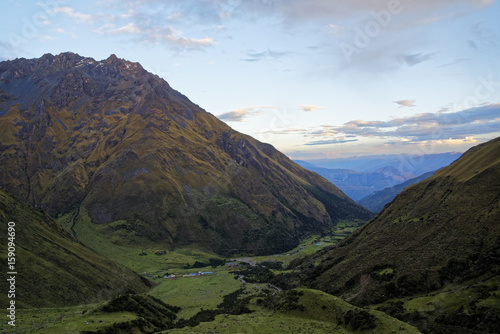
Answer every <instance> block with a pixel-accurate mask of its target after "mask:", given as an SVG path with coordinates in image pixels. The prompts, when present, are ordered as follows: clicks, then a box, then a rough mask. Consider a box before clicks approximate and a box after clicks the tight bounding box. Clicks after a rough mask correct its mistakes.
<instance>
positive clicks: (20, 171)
mask: <svg viewBox="0 0 500 334" xmlns="http://www.w3.org/2000/svg"><path fill="white" fill-rule="evenodd" d="M0 89H1V90H0V128H1V129H3V132H2V133H1V134H0V142H1V143H2V151H1V155H0V187H2V188H4V189H7V190H8V191H10V192H12V193H13V194H14V195H16V196H18V197H19V198H22V199H24V200H26V201H28V202H30V203H31V204H33V205H35V206H37V207H39V208H42V209H44V210H47V211H48V212H49V213H50V214H51V215H53V216H58V215H64V214H69V213H72V214H73V215H74V216H75V217H77V216H78V215H79V214H82V215H88V218H82V220H83V221H90V222H91V223H94V224H100V225H103V226H105V227H103V228H102V232H103V233H105V234H106V235H107V236H108V237H109V238H111V239H112V240H114V241H115V242H117V243H127V244H134V243H135V244H138V243H144V242H147V243H154V244H160V245H162V247H164V246H168V247H177V246H179V245H185V244H190V243H197V244H198V245H201V246H204V247H207V248H209V249H212V250H215V251H218V252H221V253H231V252H234V251H238V252H240V251H247V252H254V253H266V252H274V251H277V250H281V249H289V248H292V247H293V246H295V245H296V244H297V242H298V240H299V239H300V238H301V236H302V235H305V234H307V233H310V232H323V231H326V230H328V229H330V228H331V227H332V226H333V225H334V224H335V223H336V222H337V221H339V220H345V219H352V220H355V221H361V220H366V219H368V218H369V217H370V216H371V214H370V213H369V212H368V211H367V210H365V209H364V208H362V207H361V206H359V205H358V204H356V203H354V202H353V201H352V200H350V199H349V198H347V196H345V195H344V194H343V193H342V192H341V191H339V190H338V189H337V188H336V187H335V186H334V185H332V184H330V183H328V182H326V181H325V180H324V179H322V178H321V177H319V176H318V175H316V174H313V173H311V172H307V171H306V170H304V169H302V168H301V167H300V166H298V165H296V164H294V163H293V162H291V161H290V160H289V159H288V158H287V157H286V156H284V155H283V154H281V153H280V152H278V151H277V150H276V149H274V148H273V147H272V146H271V145H265V144H263V143H260V142H258V141H256V140H255V139H253V138H251V137H249V136H245V135H243V134H240V133H238V132H236V131H234V130H232V129H231V128H229V127H228V126H227V125H226V124H225V123H223V122H221V121H219V120H218V119H217V118H215V117H214V116H212V115H211V114H209V113H207V112H206V111H204V110H203V109H201V108H200V107H198V106H197V105H195V104H194V103H192V102H191V101H190V100H189V99H188V98H187V97H185V96H184V95H182V94H181V93H179V92H177V91H175V90H174V89H172V88H171V87H170V86H169V85H168V83H167V82H166V81H164V80H163V79H160V78H159V77H158V76H156V75H153V74H151V73H149V72H147V71H145V70H144V69H143V68H142V66H140V65H139V64H137V63H133V62H129V61H126V60H123V59H120V58H118V57H117V56H116V55H111V56H110V57H108V58H107V59H105V60H103V61H95V60H94V59H92V58H85V57H81V56H79V55H77V54H74V53H69V52H68V53H63V54H59V55H57V56H52V55H49V54H47V55H44V56H43V57H41V58H39V59H31V60H26V59H16V60H14V61H10V62H3V63H0ZM86 217H87V216H86ZM75 219H76V218H75ZM85 219H87V220H85ZM117 222H119V223H117ZM75 231H76V232H75V234H77V235H78V227H77V228H75Z"/></svg>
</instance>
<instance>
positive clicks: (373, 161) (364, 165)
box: [308, 152, 461, 175]
mask: <svg viewBox="0 0 500 334" xmlns="http://www.w3.org/2000/svg"><path fill="white" fill-rule="evenodd" d="M460 156H461V153H459V152H447V153H434V154H385V155H367V156H359V157H358V156H354V157H349V158H337V159H316V160H309V161H308V162H309V163H311V164H312V165H314V166H316V167H323V168H328V169H352V170H356V171H359V172H373V171H376V170H377V169H380V168H383V167H387V166H392V167H396V168H397V169H399V170H400V171H402V172H406V173H411V174H413V175H422V174H424V173H427V172H431V171H435V170H438V169H440V168H442V167H445V166H448V165H449V164H451V163H452V162H453V161H455V160H457V159H458V158H459V157H460Z"/></svg>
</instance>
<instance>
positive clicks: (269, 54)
mask: <svg viewBox="0 0 500 334" xmlns="http://www.w3.org/2000/svg"><path fill="white" fill-rule="evenodd" d="M288 54H290V53H289V52H283V51H273V50H271V49H267V50H265V51H261V52H252V51H251V52H248V53H247V55H246V58H243V59H242V60H244V61H249V62H255V61H262V60H278V59H280V58H282V57H284V56H287V55H288Z"/></svg>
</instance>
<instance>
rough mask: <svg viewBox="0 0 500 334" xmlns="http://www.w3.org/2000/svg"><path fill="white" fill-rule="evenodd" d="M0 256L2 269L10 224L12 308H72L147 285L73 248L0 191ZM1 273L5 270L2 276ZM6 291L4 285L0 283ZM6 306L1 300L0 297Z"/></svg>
mask: <svg viewBox="0 0 500 334" xmlns="http://www.w3.org/2000/svg"><path fill="white" fill-rule="evenodd" d="M0 221H1V222H2V224H1V227H0V229H1V234H0V254H1V255H0V256H1V261H2V268H4V269H5V268H7V222H15V233H16V234H15V247H16V252H15V258H16V265H15V270H16V272H17V273H18V274H17V275H16V287H17V289H16V298H15V301H16V305H17V307H18V308H26V307H34V306H36V307H41V306H43V307H48V306H63V305H75V304H82V303H90V302H95V301H101V300H106V299H109V298H112V297H114V296H117V295H119V294H121V293H125V292H145V291H147V290H148V289H149V288H150V287H151V286H152V283H151V282H149V281H147V280H146V279H144V278H142V277H140V276H139V275H138V274H136V273H134V272H133V271H131V270H129V269H126V268H125V267H122V266H120V265H117V264H115V263H114V262H112V261H110V260H107V259H105V258H103V257H102V256H100V255H98V254H97V253H95V252H94V251H92V250H91V249H89V248H87V247H85V246H84V245H82V244H81V243H79V242H78V241H77V240H76V239H75V238H74V237H73V236H72V235H71V234H70V233H68V232H67V231H66V230H65V229H64V228H63V227H62V226H60V225H59V224H58V223H56V222H55V221H54V220H53V219H52V218H50V217H49V216H47V215H46V214H45V213H43V212H41V211H37V210H34V209H32V208H31V207H29V206H28V205H25V204H23V203H21V202H20V201H18V200H16V199H15V198H14V197H12V196H10V195H9V194H7V193H6V192H4V191H2V190H0ZM4 272H5V270H4ZM0 288H1V289H2V291H8V290H9V289H8V288H7V281H6V279H2V280H1V282H0ZM0 298H1V301H2V305H7V304H6V303H7V302H8V300H7V294H6V293H2V295H1V297H0Z"/></svg>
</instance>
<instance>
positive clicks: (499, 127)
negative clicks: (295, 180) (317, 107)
mask: <svg viewBox="0 0 500 334" xmlns="http://www.w3.org/2000/svg"><path fill="white" fill-rule="evenodd" d="M498 132H500V104H490V105H486V106H482V107H477V108H470V109H466V110H461V111H457V112H444V111H442V110H441V111H439V112H437V113H422V114H416V115H413V116H409V117H401V118H395V119H392V120H389V121H364V120H353V121H350V122H347V123H345V124H344V125H341V126H330V125H324V126H322V127H321V128H320V129H318V130H314V131H311V132H309V133H308V134H307V136H312V137H329V138H328V140H333V139H340V140H343V139H344V138H346V137H348V136H355V137H356V138H358V137H378V138H389V137H393V138H400V139H401V140H406V141H411V142H426V141H432V140H463V139H465V138H467V137H473V136H477V135H483V134H492V133H498ZM332 136H333V137H334V138H333V139H332Z"/></svg>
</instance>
